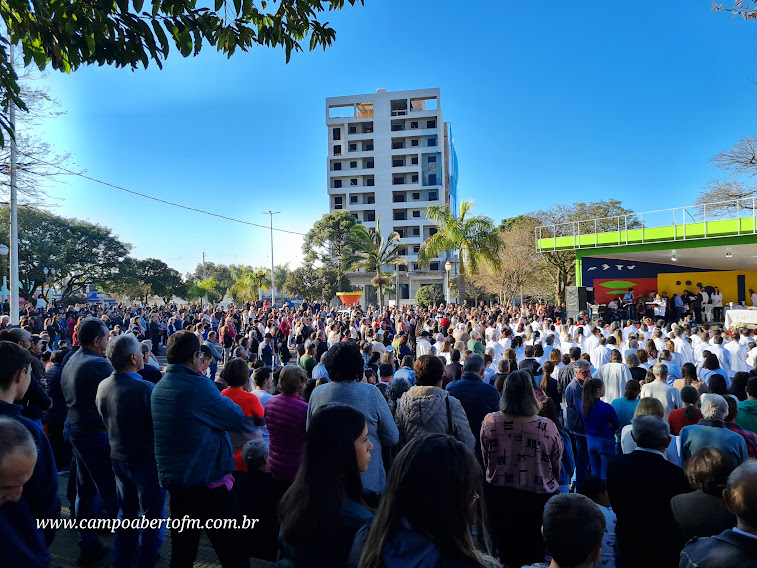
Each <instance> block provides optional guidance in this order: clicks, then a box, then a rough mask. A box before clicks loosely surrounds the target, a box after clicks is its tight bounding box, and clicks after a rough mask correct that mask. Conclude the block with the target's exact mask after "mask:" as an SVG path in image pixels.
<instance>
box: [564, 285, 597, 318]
mask: <svg viewBox="0 0 757 568" xmlns="http://www.w3.org/2000/svg"><path fill="white" fill-rule="evenodd" d="M592 295H593V294H592ZM587 301H588V294H587V291H586V288H585V287H583V286H566V287H565V308H566V310H567V312H568V313H571V312H581V311H583V310H585V309H586V303H587Z"/></svg>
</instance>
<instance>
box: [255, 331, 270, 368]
mask: <svg viewBox="0 0 757 568" xmlns="http://www.w3.org/2000/svg"><path fill="white" fill-rule="evenodd" d="M273 354H274V349H273V335H271V334H270V333H266V334H265V336H264V340H263V343H261V344H260V347H259V348H258V357H260V360H261V361H263V364H264V365H265V366H266V367H268V368H269V369H273Z"/></svg>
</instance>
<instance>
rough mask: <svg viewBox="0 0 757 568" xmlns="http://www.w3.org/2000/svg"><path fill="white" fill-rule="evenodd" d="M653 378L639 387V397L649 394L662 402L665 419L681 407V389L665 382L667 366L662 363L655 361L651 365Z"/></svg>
mask: <svg viewBox="0 0 757 568" xmlns="http://www.w3.org/2000/svg"><path fill="white" fill-rule="evenodd" d="M652 373H654V378H655V380H654V381H652V382H651V383H647V384H645V385H644V386H642V387H641V398H644V397H647V396H650V397H652V398H656V399H657V400H659V401H660V402H661V403H662V408H663V410H664V411H665V420H667V419H668V415H669V414H670V413H671V412H672V411H673V410H675V409H676V408H681V406H682V403H681V391H679V390H678V389H677V388H675V387H674V386H673V385H669V384H668V382H667V378H668V368H667V367H666V366H665V364H663V363H657V364H656V365H655V366H654V367H652Z"/></svg>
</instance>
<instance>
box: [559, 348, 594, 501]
mask: <svg viewBox="0 0 757 568" xmlns="http://www.w3.org/2000/svg"><path fill="white" fill-rule="evenodd" d="M572 365H573V366H574V369H573V373H574V378H573V380H572V381H571V382H570V384H568V387H567V388H566V389H565V405H566V407H567V414H568V423H567V426H568V432H569V433H570V437H571V440H572V441H573V445H574V446H575V447H574V448H573V454H574V455H575V457H576V490H577V491H578V490H580V489H581V486H582V485H583V482H584V480H585V479H586V478H587V477H588V475H589V447H588V445H587V440H586V426H585V425H584V420H583V417H582V416H581V408H580V405H581V399H582V397H583V389H584V381H585V380H586V379H590V378H591V364H590V363H589V362H588V361H587V360H585V359H579V360H578V361H575V362H574V363H572Z"/></svg>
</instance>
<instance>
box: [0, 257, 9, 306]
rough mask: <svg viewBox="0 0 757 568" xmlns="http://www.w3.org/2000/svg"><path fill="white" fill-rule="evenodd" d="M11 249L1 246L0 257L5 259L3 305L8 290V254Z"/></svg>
mask: <svg viewBox="0 0 757 568" xmlns="http://www.w3.org/2000/svg"><path fill="white" fill-rule="evenodd" d="M9 252H10V249H9V248H8V245H6V244H0V256H2V257H3V303H5V298H6V296H5V291H6V290H7V289H8V288H7V286H8V265H7V264H6V263H7V262H8V253H9Z"/></svg>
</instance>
